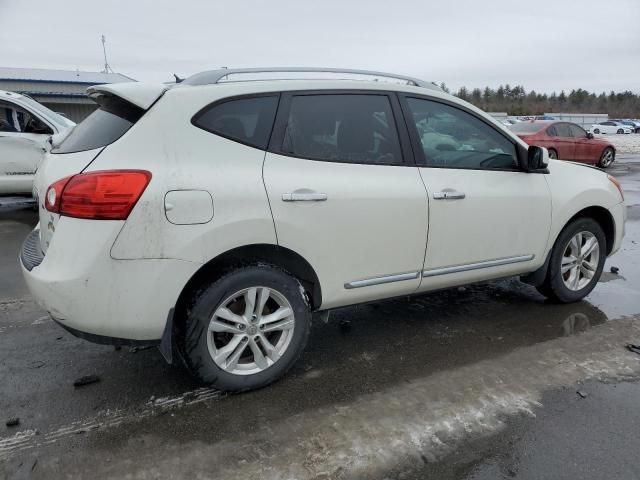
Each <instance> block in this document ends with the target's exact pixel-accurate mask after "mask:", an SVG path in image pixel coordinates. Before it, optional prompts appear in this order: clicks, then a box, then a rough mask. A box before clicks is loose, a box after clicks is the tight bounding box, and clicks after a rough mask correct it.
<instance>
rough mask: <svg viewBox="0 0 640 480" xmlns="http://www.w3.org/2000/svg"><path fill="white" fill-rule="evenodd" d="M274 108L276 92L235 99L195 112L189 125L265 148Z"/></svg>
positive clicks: (275, 106) (276, 97) (274, 113)
mask: <svg viewBox="0 0 640 480" xmlns="http://www.w3.org/2000/svg"><path fill="white" fill-rule="evenodd" d="M277 108H278V95H270V96H264V97H249V98H237V99H233V100H228V101H225V102H224V103H218V104H214V105H212V106H210V107H207V108H205V109H204V110H202V111H200V112H199V113H197V114H196V116H195V117H194V118H193V124H194V125H195V126H196V127H199V128H202V129H203V130H206V131H208V132H211V133H215V134H216V135H220V136H222V137H225V138H229V139H231V140H236V141H238V142H241V143H245V144H248V145H250V146H252V147H256V148H259V149H261V150H265V149H266V148H267V145H268V143H269V137H270V136H271V128H272V127H273V120H274V118H275V116H276V109H277Z"/></svg>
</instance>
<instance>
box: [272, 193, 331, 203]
mask: <svg viewBox="0 0 640 480" xmlns="http://www.w3.org/2000/svg"><path fill="white" fill-rule="evenodd" d="M326 199H327V194H326V193H316V192H309V193H306V192H305V193H301V192H300V193H298V192H293V193H283V194H282V201H283V202H324V201H325V200H326Z"/></svg>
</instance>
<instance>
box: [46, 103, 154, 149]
mask: <svg viewBox="0 0 640 480" xmlns="http://www.w3.org/2000/svg"><path fill="white" fill-rule="evenodd" d="M94 100H96V101H97V102H98V104H99V105H100V108H98V109H97V110H96V111H95V112H93V113H92V114H91V115H89V116H88V117H87V118H85V119H84V120H83V121H82V122H80V123H79V124H78V125H76V126H75V127H73V130H71V133H70V134H69V135H68V136H67V138H65V139H64V140H63V141H62V143H61V144H60V145H59V146H58V147H57V148H54V149H53V150H52V151H51V152H52V153H74V152H84V151H86V150H93V149H95V148H101V147H104V146H106V145H109V144H111V143H113V142H115V141H116V140H117V139H119V138H120V137H121V136H122V135H124V134H125V132H126V131H127V130H129V129H130V128H131V127H132V126H133V125H134V124H135V123H136V122H137V121H138V119H139V118H140V117H142V115H143V114H144V110H142V109H141V108H139V107H137V106H135V105H132V104H131V103H128V102H126V101H125V100H122V99H121V98H119V97H116V96H112V95H100V96H98V97H95V98H94Z"/></svg>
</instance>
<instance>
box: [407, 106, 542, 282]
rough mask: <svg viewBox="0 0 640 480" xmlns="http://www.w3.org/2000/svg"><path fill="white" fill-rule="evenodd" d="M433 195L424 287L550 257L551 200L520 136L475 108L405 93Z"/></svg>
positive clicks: (524, 267)
mask: <svg viewBox="0 0 640 480" xmlns="http://www.w3.org/2000/svg"><path fill="white" fill-rule="evenodd" d="M403 105H404V108H405V115H406V117H407V123H408V124H409V128H410V131H411V134H412V136H413V137H414V144H415V145H416V148H415V150H416V151H418V153H419V154H420V157H419V158H418V161H419V163H421V164H422V167H421V168H420V172H421V175H422V178H423V180H424V183H425V185H426V188H427V192H428V196H429V237H428V243H427V253H426V257H425V265H424V271H423V277H424V278H423V280H422V284H421V289H432V288H438V287H446V286H451V285H456V284H460V283H467V282H472V281H477V280H484V279H488V278H492V277H500V276H506V275H513V274H517V273H522V272H526V271H530V270H532V269H534V267H536V266H537V265H539V264H541V263H542V262H544V258H543V257H544V251H545V248H546V244H547V238H548V235H549V229H550V223H551V199H550V194H549V190H548V188H547V183H546V180H545V178H544V174H539V173H525V172H523V171H521V170H520V169H519V168H518V162H517V154H516V146H515V141H514V140H512V139H510V138H509V137H508V136H507V135H505V134H503V133H502V132H500V131H499V130H497V129H496V128H495V127H493V126H492V125H490V124H489V123H485V121H484V120H482V119H481V118H480V117H477V116H475V115H473V114H472V113H470V112H467V111H464V110H461V109H459V108H457V107H454V106H452V105H448V104H445V103H441V102H438V101H436V100H435V99H434V100H431V99H425V98H417V97H414V98H411V97H404V98H403Z"/></svg>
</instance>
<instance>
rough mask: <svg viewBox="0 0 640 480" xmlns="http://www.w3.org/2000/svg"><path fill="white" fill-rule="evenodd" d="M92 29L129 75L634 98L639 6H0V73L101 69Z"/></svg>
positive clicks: (169, 2) (638, 89)
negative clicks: (402, 81) (404, 79)
mask: <svg viewBox="0 0 640 480" xmlns="http://www.w3.org/2000/svg"><path fill="white" fill-rule="evenodd" d="M102 34H104V35H105V36H106V39H107V53H108V57H109V63H110V65H111V67H112V68H113V70H114V71H116V72H120V73H123V74H125V75H128V76H130V77H132V78H135V79H137V80H141V81H169V80H171V79H172V78H173V77H172V74H173V73H174V72H175V73H177V74H178V75H179V76H181V77H183V76H188V75H190V74H193V73H196V72H198V71H202V70H209V69H214V68H218V67H221V66H227V67H264V66H322V67H338V68H361V69H368V70H379V71H388V72H394V73H402V74H405V75H410V76H415V77H418V78H423V79H425V80H430V81H435V82H437V83H440V82H445V83H446V84H447V86H449V87H450V88H452V89H454V90H455V89H457V88H459V87H460V86H461V85H465V86H467V87H484V86H486V85H488V86H491V87H497V86H498V85H500V84H507V83H508V84H511V85H517V84H520V85H523V86H524V87H525V88H526V89H527V90H531V89H534V90H536V91H539V92H547V93H551V92H553V91H556V92H560V91H561V90H563V89H564V90H567V91H569V90H571V89H574V88H584V89H586V90H590V91H595V92H598V93H599V92H602V91H607V92H609V91H611V90H615V91H623V90H632V91H634V92H635V93H640V0H551V1H546V2H545V1H533V0H528V1H523V0H484V1H481V0H437V1H434V0H422V1H420V0H402V1H401V0H395V1H378V0H362V1H361V0H351V1H350V0H315V1H306V0H298V1H293V0H271V1H258V0H225V1H218V0H209V1H206V0H182V1H178V0H155V1H151V0H127V1H122V0H103V1H101V2H92V1H87V0H58V1H50V0H47V1H44V0H0V66H3V67H25V68H57V69H71V70H75V69H76V68H78V69H80V70H88V71H100V70H102V69H103V67H104V59H103V53H102V44H101V42H100V37H101V35H102Z"/></svg>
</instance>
